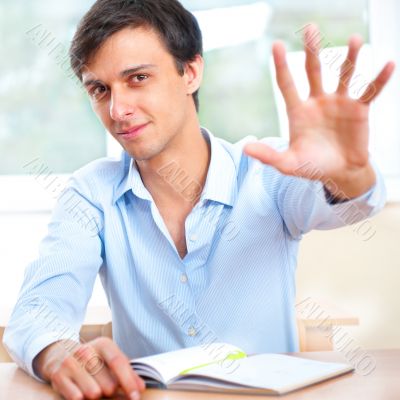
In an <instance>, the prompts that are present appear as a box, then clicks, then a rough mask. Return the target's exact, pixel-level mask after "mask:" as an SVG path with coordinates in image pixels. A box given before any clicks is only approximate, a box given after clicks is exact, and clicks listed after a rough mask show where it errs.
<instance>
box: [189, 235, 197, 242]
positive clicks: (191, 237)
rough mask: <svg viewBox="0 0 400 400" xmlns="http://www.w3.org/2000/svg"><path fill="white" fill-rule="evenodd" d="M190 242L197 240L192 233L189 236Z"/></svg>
mask: <svg viewBox="0 0 400 400" xmlns="http://www.w3.org/2000/svg"><path fill="white" fill-rule="evenodd" d="M189 239H190V241H191V242H195V241H196V240H197V235H196V234H195V233H194V234H193V235H190V238H189Z"/></svg>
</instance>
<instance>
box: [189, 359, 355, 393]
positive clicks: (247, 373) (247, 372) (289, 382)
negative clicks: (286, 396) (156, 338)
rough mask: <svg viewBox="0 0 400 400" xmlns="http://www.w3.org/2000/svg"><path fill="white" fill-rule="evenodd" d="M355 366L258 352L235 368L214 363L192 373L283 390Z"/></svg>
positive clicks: (318, 379)
mask: <svg viewBox="0 0 400 400" xmlns="http://www.w3.org/2000/svg"><path fill="white" fill-rule="evenodd" d="M352 369H353V368H352V367H351V366H348V365H346V364H339V363H327V362H320V361H314V360H308V359H303V358H300V357H292V356H286V355H281V354H259V355H256V356H251V357H248V358H244V359H242V360H240V365H239V366H238V368H236V369H235V370H230V371H226V370H224V369H223V368H218V367H216V366H214V365H211V366H208V367H204V368H201V369H199V370H196V371H195V372H193V375H197V376H202V377H211V378H217V379H220V380H223V381H224V382H231V383H233V384H236V385H245V386H247V387H253V388H262V389H272V390H274V391H276V392H280V393H283V392H287V391H291V390H294V389H297V388H300V387H303V386H307V385H309V384H311V383H314V382H319V381H321V380H324V379H326V378H329V377H332V376H335V375H340V374H341V373H344V372H347V371H350V370H352ZM188 379H191V378H189V377H188ZM191 380H192V379H191ZM192 382H193V380H192ZM182 383H184V381H183V382H182Z"/></svg>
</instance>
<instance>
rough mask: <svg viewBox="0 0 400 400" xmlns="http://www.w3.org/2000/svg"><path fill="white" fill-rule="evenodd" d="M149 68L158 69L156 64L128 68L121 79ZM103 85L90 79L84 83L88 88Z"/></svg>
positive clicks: (120, 74)
mask: <svg viewBox="0 0 400 400" xmlns="http://www.w3.org/2000/svg"><path fill="white" fill-rule="evenodd" d="M148 68H156V66H155V65H154V64H140V65H136V66H135V67H132V68H128V69H125V70H124V71H122V72H120V73H119V76H120V77H121V78H126V77H127V76H129V75H132V74H134V73H136V72H139V71H141V70H143V69H148ZM96 84H98V85H102V84H103V83H102V82H101V81H100V80H99V79H89V80H87V81H85V82H83V86H85V87H88V86H92V85H96Z"/></svg>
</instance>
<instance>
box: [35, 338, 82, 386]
mask: <svg viewBox="0 0 400 400" xmlns="http://www.w3.org/2000/svg"><path fill="white" fill-rule="evenodd" d="M77 346H79V343H77V342H74V341H72V340H60V341H58V342H55V343H52V344H50V345H48V346H47V347H45V348H44V349H43V350H42V351H41V352H40V353H39V354H38V355H37V356H36V357H35V358H34V360H33V363H32V366H33V371H34V372H35V374H36V375H37V376H39V378H41V379H43V380H44V381H46V382H50V381H51V375H52V373H53V372H54V370H55V369H56V368H58V366H59V365H60V364H61V363H62V361H63V360H64V358H65V357H67V356H68V355H69V354H71V353H72V352H73V351H74V350H75V349H76V347H77Z"/></svg>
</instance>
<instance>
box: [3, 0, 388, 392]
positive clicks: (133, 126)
mask: <svg viewBox="0 0 400 400" xmlns="http://www.w3.org/2000/svg"><path fill="white" fill-rule="evenodd" d="M315 37H316V28H314V27H313V26H312V25H310V27H309V28H308V30H307V31H306V34H305V49H306V56H307V61H306V70H307V74H308V79H309V82H310V97H309V99H307V100H306V101H301V100H300V99H299V96H298V94H297V91H296V89H295V86H294V84H293V82H292V78H291V76H290V73H289V70H288V67H287V64H286V61H285V50H284V47H283V45H282V44H281V43H276V44H275V45H274V48H273V54H274V60H275V65H276V69H277V80H278V84H279V87H280V89H281V91H282V93H283V96H284V98H285V101H286V105H287V112H288V116H289V121H290V144H289V146H288V147H287V145H285V144H284V143H282V142H281V141H280V140H272V139H271V140H268V139H266V140H263V141H261V142H256V143H250V142H251V141H252V140H251V139H245V140H243V141H242V142H240V143H238V144H236V145H232V144H229V143H227V142H225V141H223V140H220V139H217V138H215V137H214V136H213V135H212V134H211V133H210V132H208V131H207V130H206V129H202V128H200V125H199V120H198V116H197V108H198V100H197V92H198V89H199V87H200V83H201V78H202V73H203V59H202V56H201V54H202V44H201V33H200V30H199V28H198V25H197V22H196V20H195V19H194V17H193V16H192V15H191V14H190V13H189V12H188V11H186V10H185V9H184V8H183V7H182V6H181V5H180V3H178V2H177V1H176V0H137V1H126V0H124V1H123V0H98V1H97V2H96V3H95V4H94V5H93V7H92V8H91V10H90V11H89V12H88V13H87V14H86V15H85V17H84V18H83V20H82V21H81V23H80V25H79V27H78V30H77V33H76V35H75V37H74V40H73V43H72V47H71V62H72V66H73V68H74V71H75V72H76V74H77V76H78V77H79V78H80V79H81V80H82V82H83V85H84V86H85V88H86V90H87V92H88V94H89V97H90V101H91V103H92V106H93V109H94V111H95V113H96V114H97V115H98V117H99V118H100V120H101V122H102V123H103V125H104V126H105V127H106V128H107V130H108V131H109V132H110V134H111V135H113V137H114V138H116V140H118V142H119V143H120V144H121V145H122V147H123V148H124V150H125V151H124V153H123V155H122V158H121V160H115V159H102V160H98V161H95V162H93V163H91V164H89V165H88V166H86V167H84V168H82V169H81V170H79V171H77V172H76V173H75V174H74V175H73V176H72V178H71V180H70V182H69V184H68V186H67V188H66V190H65V191H64V193H63V194H62V196H61V197H60V199H59V201H58V205H57V207H56V209H55V211H54V214H53V216H52V220H51V223H50V225H49V232H48V236H47V237H46V238H45V239H44V241H43V242H42V245H41V252H40V257H39V258H38V260H36V261H35V262H33V263H32V264H31V265H30V266H29V268H28V269H27V272H26V274H25V280H24V283H23V287H22V290H21V293H20V296H19V300H18V303H17V305H16V307H15V310H14V312H13V315H12V317H11V320H10V323H9V326H8V328H7V330H6V332H5V336H4V343H5V345H6V346H7V348H8V350H9V352H10V354H11V355H12V357H13V358H14V360H15V361H16V362H17V363H18V364H19V365H20V366H21V367H23V368H24V369H26V370H27V371H28V372H29V373H31V374H32V375H34V376H36V377H37V378H41V379H43V380H45V381H48V382H51V384H52V385H53V387H54V388H55V390H57V391H58V392H60V393H61V394H62V395H63V396H64V397H65V398H67V399H81V398H84V397H87V398H98V397H100V396H102V395H112V394H113V393H115V392H116V391H117V390H119V389H122V390H123V392H124V393H125V394H126V395H127V396H129V398H132V399H136V398H138V397H139V396H140V392H141V391H143V390H144V383H143V381H142V380H141V379H140V378H139V377H138V376H137V375H136V374H135V373H134V372H133V371H132V369H131V368H130V366H129V362H128V359H129V358H132V357H138V356H144V355H150V354H154V353H158V352H163V351H169V350H174V349H178V348H181V347H188V346H194V345H199V344H204V343H207V342H211V341H217V340H218V341H221V342H230V343H232V344H235V345H237V346H239V347H241V348H243V349H244V350H245V351H247V352H284V351H295V350H296V349H297V335H296V326H295V310H294V298H295V285H294V281H295V267H296V254H297V249H298V245H299V240H300V239H301V236H302V235H303V234H304V233H305V232H307V231H309V230H311V229H330V228H335V227H338V226H342V225H344V224H346V223H348V222H358V221H360V220H361V219H362V218H365V217H368V216H370V215H372V214H373V213H375V212H377V211H378V210H379V209H380V208H381V207H382V206H383V203H384V189H383V184H382V179H381V178H380V177H379V174H377V173H376V171H375V169H374V168H373V166H372V165H371V162H370V160H369V157H368V109H369V104H370V102H371V101H372V100H373V99H374V98H376V96H377V95H378V93H379V92H380V91H381V89H382V88H383V87H384V86H385V84H386V82H387V81H388V79H389V77H390V75H391V73H392V71H393V68H394V66H393V64H392V63H388V64H387V65H386V66H385V67H384V69H383V70H382V71H381V72H380V74H379V75H378V77H377V78H376V80H375V81H374V82H372V83H371V85H370V86H369V87H368V88H367V90H366V92H365V94H364V95H362V96H361V98H360V99H358V100H353V99H350V98H349V96H348V94H347V83H348V82H349V80H350V78H351V76H352V74H353V71H354V64H355V62H356V59H357V54H358V51H359V49H360V46H361V40H360V39H359V38H358V37H352V38H351V39H350V41H349V52H348V58H347V62H346V63H345V64H344V66H343V69H342V74H341V79H340V83H339V86H338V89H337V91H336V92H335V93H334V94H329V95H328V94H325V93H324V91H323V89H322V83H321V73H320V64H319V60H318V56H317V54H318V46H317V43H316V41H315ZM243 133H244V134H245V127H244V132H243ZM82 134H84V132H82ZM243 150H244V151H243ZM260 161H261V162H260ZM177 177H179V179H177ZM76 200H77V201H78V202H76ZM71 202H73V203H74V204H78V206H77V207H75V208H74V209H73V208H72V207H70V206H71ZM349 213H350V214H349ZM344 215H346V216H345V217H344ZM97 273H99V274H100V276H101V279H102V283H103V286H104V288H105V291H106V293H107V297H108V300H109V304H110V307H111V311H112V315H113V338H114V341H115V342H113V341H111V340H110V339H106V338H101V339H97V340H94V341H92V342H90V343H87V344H85V345H83V344H79V343H78V339H77V337H76V334H77V332H79V328H80V326H81V323H82V320H83V317H84V314H85V309H86V305H87V302H88V300H89V298H90V295H91V291H92V287H93V284H94V280H95V278H96V276H97ZM71 331H72V332H74V335H75V336H74V335H72V336H71Z"/></svg>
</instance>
